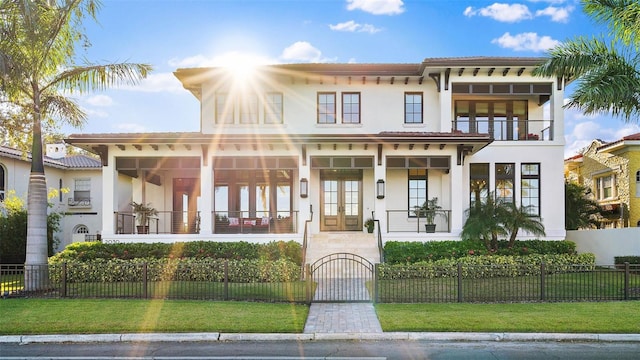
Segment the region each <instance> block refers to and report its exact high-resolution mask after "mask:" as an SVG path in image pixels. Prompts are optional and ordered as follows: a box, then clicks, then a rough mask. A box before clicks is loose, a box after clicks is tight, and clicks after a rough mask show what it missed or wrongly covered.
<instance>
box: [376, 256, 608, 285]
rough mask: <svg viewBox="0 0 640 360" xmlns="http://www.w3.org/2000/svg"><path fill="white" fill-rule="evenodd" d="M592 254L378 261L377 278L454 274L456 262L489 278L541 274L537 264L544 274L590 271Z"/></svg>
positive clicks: (467, 274)
mask: <svg viewBox="0 0 640 360" xmlns="http://www.w3.org/2000/svg"><path fill="white" fill-rule="evenodd" d="M595 261H596V259H595V255H593V254H580V255H570V254H562V255H539V254H536V255H527V256H509V255H488V256H468V257H464V258H459V259H442V260H436V261H425V262H419V263H415V264H409V265H408V264H388V263H387V264H380V265H379V266H378V271H379V272H378V276H379V279H380V280H392V279H410V278H419V279H424V278H427V279H430V278H438V277H457V276H458V264H461V265H462V276H463V277H464V278H471V279H479V278H492V277H514V276H532V275H540V270H541V267H540V264H541V263H544V264H545V273H547V274H556V273H566V272H577V271H590V270H593V269H594V268H595Z"/></svg>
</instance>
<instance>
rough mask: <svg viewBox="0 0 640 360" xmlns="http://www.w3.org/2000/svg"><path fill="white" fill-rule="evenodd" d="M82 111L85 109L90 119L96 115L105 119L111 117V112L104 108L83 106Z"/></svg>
mask: <svg viewBox="0 0 640 360" xmlns="http://www.w3.org/2000/svg"><path fill="white" fill-rule="evenodd" d="M82 111H84V112H85V114H87V116H88V118H90V119H91V118H94V117H96V118H103V119H104V118H108V117H109V113H108V112H106V111H104V110H96V109H86V108H82Z"/></svg>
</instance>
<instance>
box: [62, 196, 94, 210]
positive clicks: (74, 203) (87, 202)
mask: <svg viewBox="0 0 640 360" xmlns="http://www.w3.org/2000/svg"><path fill="white" fill-rule="evenodd" d="M67 205H68V206H69V207H74V208H90V207H91V199H90V198H83V199H73V198H69V199H67Z"/></svg>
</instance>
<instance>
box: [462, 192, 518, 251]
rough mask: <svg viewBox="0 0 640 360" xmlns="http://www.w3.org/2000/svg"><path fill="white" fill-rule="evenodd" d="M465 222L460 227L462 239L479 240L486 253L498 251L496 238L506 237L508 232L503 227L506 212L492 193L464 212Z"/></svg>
mask: <svg viewBox="0 0 640 360" xmlns="http://www.w3.org/2000/svg"><path fill="white" fill-rule="evenodd" d="M466 215H467V220H466V221H465V223H464V225H463V226H462V233H461V236H462V239H463V240H475V239H480V240H482V241H483V242H484V245H485V247H486V248H487V250H488V251H495V250H497V249H498V237H499V236H506V235H507V234H508V233H509V231H508V229H507V227H505V225H504V224H505V221H506V217H507V216H508V212H507V211H506V210H505V206H504V205H503V204H502V202H501V200H496V199H495V195H494V193H493V192H492V193H490V194H489V196H487V197H485V198H484V199H481V201H475V202H474V203H473V204H472V205H471V207H470V208H469V209H467V211H466Z"/></svg>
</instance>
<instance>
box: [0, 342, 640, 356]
mask: <svg viewBox="0 0 640 360" xmlns="http://www.w3.org/2000/svg"><path fill="white" fill-rule="evenodd" d="M0 358H2V359H50V360H57V359H73V360H80V359H132V360H133V359H158V360H161V359H167V360H168V359H185V358H189V359H191V360H199V359H216V360H222V359H247V360H249V359H251V360H254V359H291V360H293V359H306V360H315V359H353V360H356V359H358V360H364V359H371V360H374V359H375V360H382V359H388V360H396V359H398V360H399V359H403V360H404V359H429V360H440V359H478V360H483V359H524V360H527V359H563V360H564V359H568V360H571V359H576V360H578V359H579V360H590V359H616V360H625V359H638V358H640V343H637V342H635V343H625V342H615V343H608V342H498V341H492V342H484V341H474V342H434V341H407V340H402V341H390V340H389V341H357V340H334V341H230V342H219V341H217V342H152V343H106V344H105V343H99V344H98V343H96V344H29V345H18V344H0Z"/></svg>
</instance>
